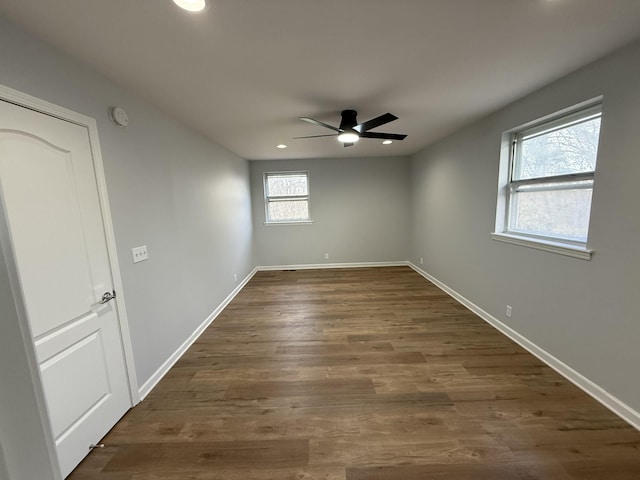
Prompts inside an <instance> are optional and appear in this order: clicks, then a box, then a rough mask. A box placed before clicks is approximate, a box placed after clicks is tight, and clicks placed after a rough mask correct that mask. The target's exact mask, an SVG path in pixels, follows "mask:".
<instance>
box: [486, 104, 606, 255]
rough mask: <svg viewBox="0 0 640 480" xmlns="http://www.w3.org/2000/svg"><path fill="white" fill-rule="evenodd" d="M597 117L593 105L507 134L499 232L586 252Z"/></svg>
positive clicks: (599, 112)
mask: <svg viewBox="0 0 640 480" xmlns="http://www.w3.org/2000/svg"><path fill="white" fill-rule="evenodd" d="M601 117H602V106H601V105H600V104H597V105H591V106H589V107H588V108H582V109H580V110H578V111H573V112H571V113H568V114H567V113H565V114H563V115H560V116H556V117H553V118H552V119H550V120H545V121H544V122H541V123H537V124H535V125H534V126H529V127H525V128H522V129H518V130H515V131H513V132H510V135H509V140H510V147H511V148H510V151H509V162H508V175H505V176H504V177H503V178H506V185H503V186H502V188H503V189H504V193H503V197H504V201H503V202H502V206H501V203H500V202H499V203H498V209H499V210H498V214H497V215H498V216H501V215H504V220H501V219H499V218H497V220H498V221H497V222H496V227H497V229H496V231H497V232H500V231H502V233H505V234H510V235H514V236H519V237H524V238H525V239H528V240H530V241H534V242H535V241H543V242H544V241H547V242H554V243H559V244H565V245H568V246H570V247H578V248H586V243H587V238H588V233H589V216H590V213H591V196H592V192H593V180H594V173H595V170H596V160H597V156H598V139H599V136H600V122H601ZM503 167H504V165H503ZM500 226H502V228H501V229H500V228H499V227H500Z"/></svg>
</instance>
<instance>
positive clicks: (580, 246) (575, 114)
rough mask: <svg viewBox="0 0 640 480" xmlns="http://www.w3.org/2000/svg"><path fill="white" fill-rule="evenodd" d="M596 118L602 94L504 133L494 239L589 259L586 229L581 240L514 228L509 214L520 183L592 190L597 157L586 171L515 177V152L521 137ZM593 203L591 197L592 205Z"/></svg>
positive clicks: (600, 116)
mask: <svg viewBox="0 0 640 480" xmlns="http://www.w3.org/2000/svg"><path fill="white" fill-rule="evenodd" d="M595 118H600V119H602V118H603V113H602V97H598V98H595V99H592V100H589V101H587V102H583V103H581V104H579V105H576V106H574V107H571V108H568V109H564V110H562V111H560V112H556V113H553V114H551V115H547V116H546V117H543V118H540V119H538V120H535V121H533V122H529V123H527V124H524V125H521V126H519V127H517V128H514V129H511V130H509V131H507V132H504V133H503V136H502V151H501V162H500V175H499V185H498V187H499V188H498V203H497V208H496V225H495V230H494V232H493V233H492V234H491V237H492V238H493V239H494V240H498V241H503V242H507V243H511V244H516V245H522V246H526V247H531V248H535V249H539V250H545V251H550V252H553V253H559V254H563V255H568V256H571V257H576V258H581V259H585V260H590V259H591V256H592V253H593V250H592V249H590V248H587V242H588V235H589V232H588V231H587V239H586V240H585V241H581V240H580V239H575V238H570V237H564V236H560V235H543V234H536V233H530V232H525V231H521V230H517V229H513V228H511V225H510V220H511V218H512V209H513V197H514V195H515V194H516V193H517V192H518V191H519V189H522V187H525V188H526V187H533V188H535V186H536V185H544V184H556V185H558V187H556V188H550V189H549V190H552V191H556V192H558V191H562V190H565V189H566V190H568V189H576V188H578V189H579V188H588V189H590V190H591V191H592V192H593V189H594V186H595V171H596V169H597V163H598V162H597V160H596V166H595V168H594V169H593V170H591V171H588V172H580V173H572V174H563V175H548V176H543V177H535V178H526V179H514V177H515V168H516V165H517V161H518V155H519V153H520V152H519V150H518V146H519V145H520V144H521V142H522V141H524V140H527V139H531V138H532V137H536V136H540V135H545V134H547V133H551V132H553V131H555V130H559V129H562V128H567V127H570V126H571V125H576V124H579V123H583V122H586V121H589V120H591V119H595ZM601 128H602V126H601ZM599 144H600V138H598V146H599ZM596 158H597V157H596ZM575 182H585V184H584V186H581V185H576V184H575ZM520 191H521V190H520ZM592 205H593V198H592V204H591V206H592Z"/></svg>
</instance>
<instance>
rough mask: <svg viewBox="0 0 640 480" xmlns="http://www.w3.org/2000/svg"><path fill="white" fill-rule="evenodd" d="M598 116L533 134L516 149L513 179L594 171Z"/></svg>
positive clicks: (596, 152)
mask: <svg viewBox="0 0 640 480" xmlns="http://www.w3.org/2000/svg"><path fill="white" fill-rule="evenodd" d="M599 135H600V117H597V118H592V119H590V120H587V121H583V122H580V123H575V124H573V125H569V126H565V127H560V128H557V129H553V130H551V131H546V132H544V131H543V132H541V133H537V134H534V135H530V136H526V135H524V136H523V137H522V138H521V139H520V141H519V142H518V146H517V148H518V149H517V156H516V162H515V168H514V170H513V179H514V180H524V179H528V178H540V177H551V176H557V175H570V174H574V173H584V172H592V171H594V170H595V169H596V157H597V154H598V137H599Z"/></svg>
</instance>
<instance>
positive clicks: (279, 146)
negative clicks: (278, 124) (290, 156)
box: [276, 143, 287, 148]
mask: <svg viewBox="0 0 640 480" xmlns="http://www.w3.org/2000/svg"><path fill="white" fill-rule="evenodd" d="M276 148H287V146H286V145H285V144H284V143H281V144H280V145H276Z"/></svg>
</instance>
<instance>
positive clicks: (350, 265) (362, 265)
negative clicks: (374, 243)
mask: <svg viewBox="0 0 640 480" xmlns="http://www.w3.org/2000/svg"><path fill="white" fill-rule="evenodd" d="M407 265H409V262H407V261H400V262H360V263H307V264H302V265H267V266H261V267H256V268H257V270H258V271H261V272H268V271H275V270H318V269H323V268H368V267H405V266H407Z"/></svg>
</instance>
